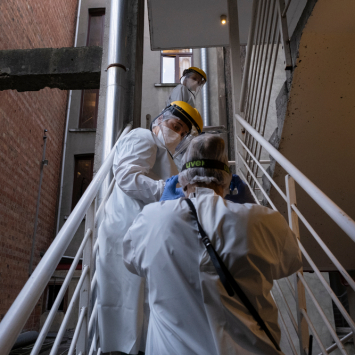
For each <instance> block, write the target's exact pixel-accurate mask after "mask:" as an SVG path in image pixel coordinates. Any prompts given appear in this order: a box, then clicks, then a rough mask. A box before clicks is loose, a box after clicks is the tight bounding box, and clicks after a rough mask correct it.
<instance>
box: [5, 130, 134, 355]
mask: <svg viewBox="0 0 355 355" xmlns="http://www.w3.org/2000/svg"><path fill="white" fill-rule="evenodd" d="M131 129H132V125H131V124H128V125H127V126H126V128H125V129H124V130H123V132H122V133H121V135H120V137H119V139H118V140H117V142H116V144H117V143H118V142H119V141H120V140H121V139H122V138H123V137H124V136H125V135H126V134H127V133H128V132H129V131H130V130H131ZM116 144H115V145H114V147H113V148H112V150H111V152H110V154H109V155H108V157H107V158H106V160H105V161H104V162H103V164H102V166H101V168H100V169H99V171H98V172H97V173H96V175H95V177H94V178H93V180H92V182H91V183H90V185H89V186H88V188H87V189H86V191H85V192H84V194H83V196H82V197H81V199H80V200H79V202H78V203H77V205H76V206H75V208H74V210H73V211H72V213H71V214H70V216H69V218H68V220H67V221H66V223H65V224H64V225H63V227H62V228H61V230H60V232H59V233H58V235H57V236H56V238H55V239H54V241H53V242H52V244H51V245H50V247H49V248H48V250H47V252H46V253H45V255H44V256H43V258H42V260H41V261H40V263H39V264H38V265H37V267H36V269H35V270H34V272H33V273H32V275H31V277H30V278H29V279H28V281H27V282H26V284H25V286H24V287H23V288H22V290H21V291H20V293H19V295H18V296H17V298H16V299H15V301H14V303H13V304H12V305H11V307H10V309H9V310H8V312H7V313H6V315H5V317H4V318H3V320H2V321H1V323H0V354H8V352H9V351H10V350H11V348H12V345H13V344H14V342H15V341H16V339H17V336H18V335H19V334H20V332H21V330H22V328H23V326H24V324H25V323H26V321H27V319H28V317H29V316H30V314H31V312H32V310H33V308H34V306H35V305H36V303H37V301H38V299H39V297H40V296H41V294H42V292H43V290H44V288H45V287H46V285H47V283H48V281H49V280H50V278H51V276H52V275H53V272H54V271H55V269H56V267H57V265H58V263H59V261H60V259H61V257H62V256H63V255H64V252H65V251H66V249H67V247H68V246H69V243H70V242H71V240H72V238H73V236H74V234H75V232H76V230H77V229H78V227H79V225H80V224H81V222H82V220H83V218H84V216H85V214H86V211H87V210H88V208H89V207H90V205H91V203H92V201H93V200H94V198H95V197H96V195H97V193H98V191H99V189H100V186H101V183H102V181H103V180H104V179H105V177H106V175H107V174H108V172H109V171H110V169H111V167H112V163H113V158H114V154H115V147H116ZM83 272H84V270H83Z"/></svg>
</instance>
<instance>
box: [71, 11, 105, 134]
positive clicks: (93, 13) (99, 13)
mask: <svg viewBox="0 0 355 355" xmlns="http://www.w3.org/2000/svg"><path fill="white" fill-rule="evenodd" d="M97 16H102V24H101V26H102V31H101V47H102V45H103V40H104V33H105V16H106V9H105V8H102V7H100V8H92V9H89V20H88V27H87V36H86V46H87V47H89V41H90V30H91V19H92V17H97ZM93 90H95V92H96V101H95V113H94V119H93V127H91V128H94V129H95V128H96V127H97V116H98V112H99V91H100V90H99V89H93ZM85 91H86V90H81V99H80V111H79V122H78V128H82V129H85V128H86V127H83V110H84V97H85Z"/></svg>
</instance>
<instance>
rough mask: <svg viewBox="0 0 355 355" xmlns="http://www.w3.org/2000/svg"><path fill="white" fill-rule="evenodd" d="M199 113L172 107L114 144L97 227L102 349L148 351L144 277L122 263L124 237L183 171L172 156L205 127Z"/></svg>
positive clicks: (179, 104) (185, 107)
mask: <svg viewBox="0 0 355 355" xmlns="http://www.w3.org/2000/svg"><path fill="white" fill-rule="evenodd" d="M202 122H203V121H202V118H201V115H200V114H199V112H198V111H197V110H196V109H195V108H193V107H191V106H190V105H189V104H187V103H186V102H182V101H177V102H173V103H172V104H171V105H169V106H168V107H167V108H166V109H165V110H163V112H162V113H161V114H160V115H159V116H158V117H157V118H156V119H155V120H154V121H153V122H152V125H151V129H150V130H148V129H143V128H136V129H134V130H132V131H131V132H130V133H128V134H127V135H126V136H125V137H123V138H122V139H121V140H120V141H119V142H118V144H117V145H116V147H115V156H114V161H113V175H114V179H115V183H114V187H113V191H112V193H111V195H110V197H109V199H108V200H107V203H106V205H105V213H104V216H103V220H102V222H101V224H100V227H99V230H98V243H99V252H98V257H97V261H96V266H97V275H98V278H97V279H98V296H97V299H98V307H97V308H98V319H99V323H100V324H101V326H100V334H99V335H100V344H101V349H102V351H103V352H104V353H107V352H110V351H120V352H122V353H127V354H137V353H138V352H139V351H144V349H145V339H146V331H147V322H148V318H149V307H147V306H146V305H145V304H144V289H145V288H144V279H142V278H140V277H138V276H136V275H133V274H131V273H130V272H129V271H128V270H127V269H126V268H125V267H124V264H123V259H122V239H123V236H124V235H125V233H126V232H127V230H128V228H129V227H130V226H131V224H132V223H133V221H134V219H135V218H136V216H137V215H138V214H139V213H140V212H141V211H142V209H143V207H144V206H145V205H147V204H149V203H153V202H157V201H159V200H160V198H161V197H162V194H163V192H164V188H165V185H166V182H165V181H166V180H167V179H168V178H170V177H171V176H173V175H177V174H178V173H179V171H178V169H177V166H176V164H175V161H174V160H173V154H174V153H175V149H176V146H177V145H178V144H179V143H180V142H181V141H182V140H183V139H184V138H185V137H187V136H192V135H193V134H198V133H200V132H201V131H202V128H203V123H202Z"/></svg>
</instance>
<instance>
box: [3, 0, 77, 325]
mask: <svg viewBox="0 0 355 355" xmlns="http://www.w3.org/2000/svg"><path fill="white" fill-rule="evenodd" d="M76 8H77V0H68V1H63V2H61V1H59V2H54V1H50V2H49V1H41V0H33V1H30V2H26V1H20V2H14V1H1V2H0V50H5V49H30V48H44V47H70V46H72V45H73V41H74V31H75V19H76ZM66 105H67V92H66V91H61V90H58V89H53V90H51V89H48V88H46V89H43V90H40V91H37V92H22V93H19V92H17V91H15V90H7V91H2V92H0V126H1V138H0V146H1V149H0V157H1V159H0V164H1V169H0V171H1V174H0V181H1V183H0V186H1V188H0V190H1V192H0V195H1V200H0V211H1V212H0V215H1V217H0V240H1V244H0V285H1V286H0V321H1V319H2V318H3V317H4V315H5V313H6V312H7V310H8V309H9V307H10V306H11V304H12V302H13V301H14V299H15V298H16V296H17V295H18V293H19V292H20V290H21V288H22V287H23V286H24V284H25V282H26V281H27V280H28V268H29V260H30V254H31V247H32V238H33V229H34V219H35V212H36V201H37V196H38V183H39V176H40V162H41V160H42V151H43V138H42V137H43V130H44V129H47V130H48V134H47V135H48V138H47V151H46V159H48V161H49V165H48V166H45V167H44V174H43V183H42V190H41V200H40V208H39V218H38V229H37V235H36V246H35V252H34V263H33V266H34V267H35V266H36V265H37V264H38V262H39V261H40V258H41V257H40V254H41V253H43V252H45V251H46V250H47V248H48V246H49V244H50V243H51V241H52V240H53V238H54V236H55V225H56V208H57V202H58V201H57V197H58V190H59V189H58V188H59V179H60V168H61V159H62V149H63V136H64V129H65V114H66ZM41 301H42V300H40V301H39V302H38V304H37V305H36V307H35V309H34V311H33V313H32V315H31V316H30V317H29V319H28V322H27V324H26V325H25V327H24V330H37V329H38V327H39V316H40V314H41Z"/></svg>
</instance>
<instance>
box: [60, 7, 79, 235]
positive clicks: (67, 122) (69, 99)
mask: <svg viewBox="0 0 355 355" xmlns="http://www.w3.org/2000/svg"><path fill="white" fill-rule="evenodd" d="M80 10H81V0H79V3H78V13H77V15H76V28H75V38H74V47H77V45H78V32H79V19H80ZM72 93H73V91H72V90H70V91H69V98H68V108H67V118H66V121H65V122H66V123H65V133H64V142H63V158H62V171H61V174H60V187H59V199H58V211H57V226H56V233H55V234H58V231H59V224H60V210H61V208H62V196H63V185H64V166H65V154H66V151H67V138H68V127H69V114H70V107H71V97H72Z"/></svg>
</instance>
